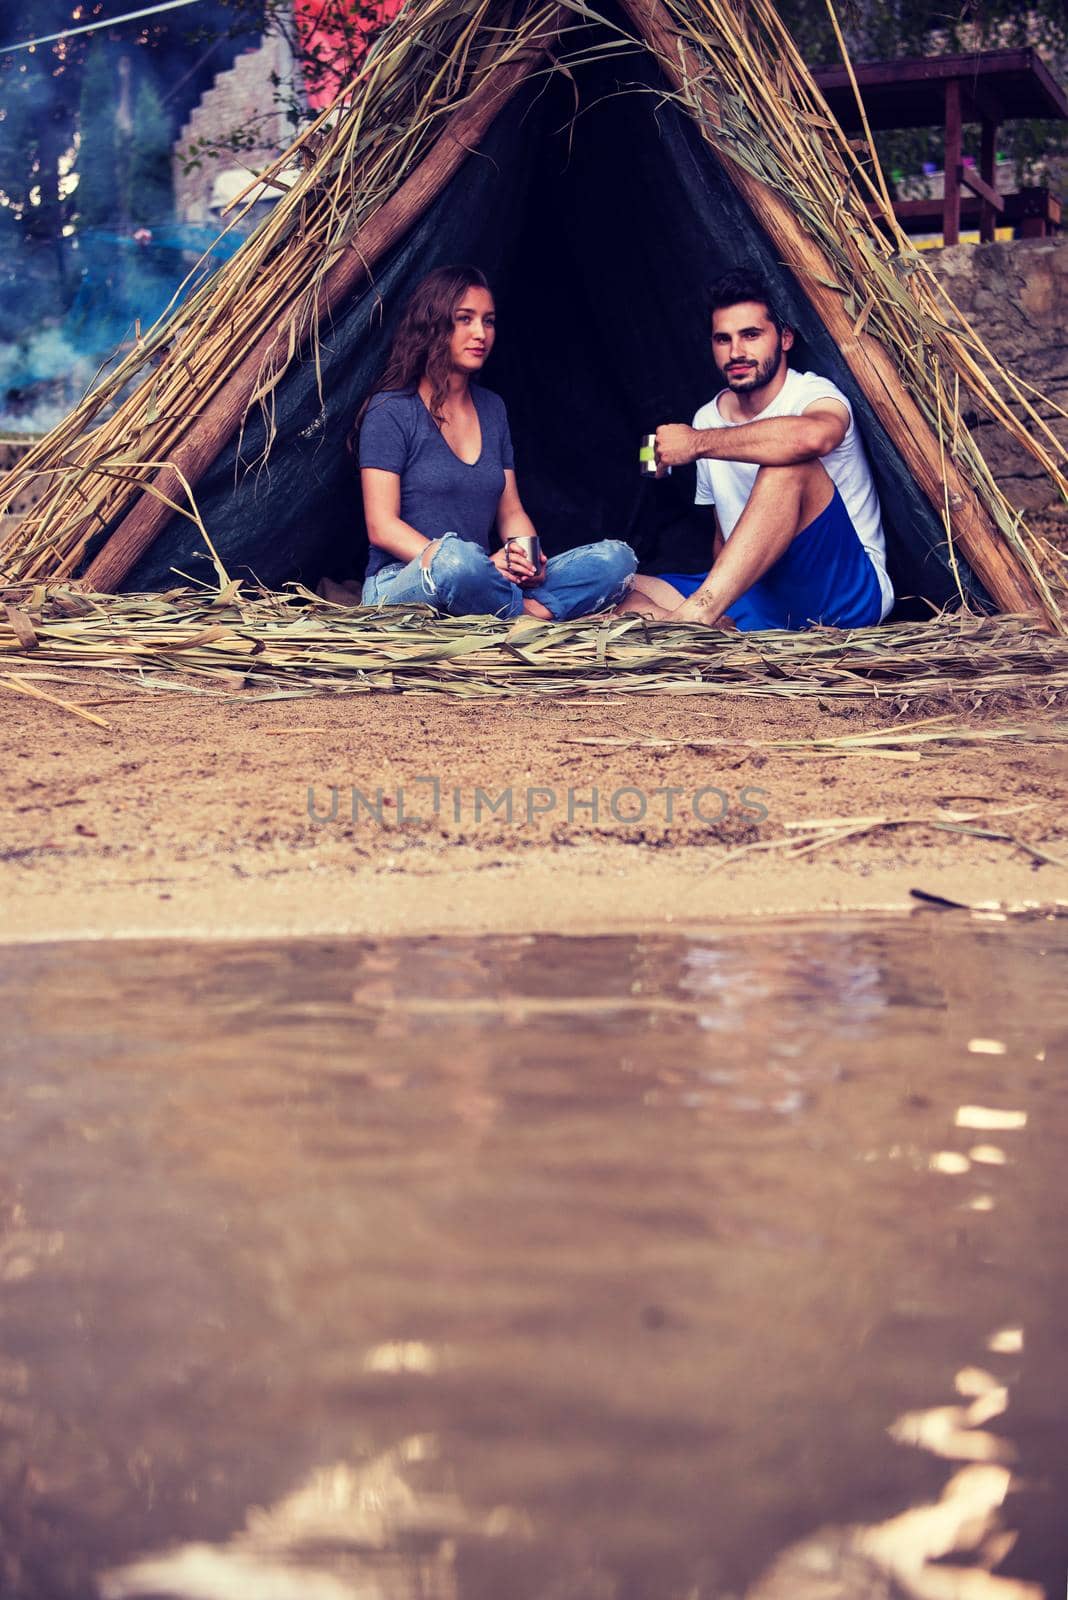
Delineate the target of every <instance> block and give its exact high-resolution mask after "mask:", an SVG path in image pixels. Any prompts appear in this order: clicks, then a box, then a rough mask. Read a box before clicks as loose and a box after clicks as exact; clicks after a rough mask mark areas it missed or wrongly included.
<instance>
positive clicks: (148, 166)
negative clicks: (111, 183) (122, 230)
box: [127, 76, 174, 224]
mask: <svg viewBox="0 0 1068 1600" xmlns="http://www.w3.org/2000/svg"><path fill="white" fill-rule="evenodd" d="M171 138H172V134H171V124H170V118H169V117H168V116H167V113H166V112H165V111H164V109H163V102H162V101H161V99H160V97H159V94H158V92H157V90H156V88H155V85H154V84H152V83H151V82H150V81H149V79H148V78H147V76H142V78H141V82H140V84H139V86H138V89H137V96H136V99H135V101H134V115H133V131H132V133H131V136H130V161H129V185H130V187H129V195H128V198H127V211H128V214H129V216H130V219H131V221H132V222H134V223H135V224H137V223H153V222H160V221H162V220H163V219H164V218H165V217H169V216H170V214H171V211H172V209H173V205H174V188H173V184H172V181H171Z"/></svg>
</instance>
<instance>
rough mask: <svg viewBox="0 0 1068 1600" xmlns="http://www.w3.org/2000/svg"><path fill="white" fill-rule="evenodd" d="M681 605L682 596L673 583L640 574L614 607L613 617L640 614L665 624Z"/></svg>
mask: <svg viewBox="0 0 1068 1600" xmlns="http://www.w3.org/2000/svg"><path fill="white" fill-rule="evenodd" d="M681 604H682V595H681V594H680V593H679V591H678V590H677V589H676V587H675V585H674V584H673V583H665V581H664V579H663V578H652V577H648V576H647V575H646V574H645V573H644V572H639V573H638V574H637V575H636V576H635V578H634V581H633V583H632V584H631V586H630V588H629V589H628V590H627V593H626V594H625V595H624V596H623V598H622V600H621V601H620V602H619V604H618V605H617V606H615V607H613V610H612V615H613V616H614V617H623V616H627V615H628V614H633V613H634V612H639V613H640V614H641V615H642V616H643V617H651V618H652V619H653V620H654V621H661V622H663V621H666V620H667V619H668V618H669V617H672V616H674V614H675V609H676V607H677V606H680V605H681Z"/></svg>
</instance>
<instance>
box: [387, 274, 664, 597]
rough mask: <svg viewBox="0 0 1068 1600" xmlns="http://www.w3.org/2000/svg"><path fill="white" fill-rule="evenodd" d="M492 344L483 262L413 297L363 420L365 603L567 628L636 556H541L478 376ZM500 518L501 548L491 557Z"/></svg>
mask: <svg viewBox="0 0 1068 1600" xmlns="http://www.w3.org/2000/svg"><path fill="white" fill-rule="evenodd" d="M495 338H496V314H495V311H494V306H493V296H492V294H491V293H490V290H489V285H488V284H487V282H486V279H485V277H484V276H483V274H482V273H481V272H479V271H478V269H477V268H476V267H439V268H438V270H437V271H436V272H432V273H430V275H429V276H428V277H426V278H424V279H423V281H422V283H420V285H419V286H418V288H417V289H416V291H415V293H414V294H413V295H412V298H411V299H410V300H409V302H408V304H407V306H406V307H405V309H404V313H403V315H402V317H401V321H400V325H399V327H398V329H397V332H396V335H395V336H394V339H393V344H392V347H391V349H390V353H389V359H388V361H387V363H386V368H385V371H384V372H383V374H382V377H381V379H380V380H379V383H378V386H377V388H376V390H375V391H374V393H373V394H372V395H371V397H370V399H369V400H368V401H367V402H366V403H365V405H364V408H363V410H362V412H361V414H360V417H359V418H358V419H357V427H358V432H359V463H360V479H361V483H362V488H363V507H364V516H365V520H366V523H367V537H368V540H369V542H370V547H371V548H370V553H369V556H368V562H367V572H366V576H365V578H364V587H363V603H364V605H411V604H412V603H421V604H424V605H430V606H433V607H434V608H435V610H437V611H439V612H444V613H446V614H447V615H449V616H465V615H471V614H486V613H489V614H491V615H493V616H496V617H518V616H520V615H521V614H523V613H526V614H527V615H529V616H532V617H541V618H544V619H550V620H551V619H555V620H557V621H560V620H563V619H564V618H567V617H581V616H587V615H589V614H591V613H593V612H596V611H603V610H606V609H607V608H608V607H610V606H613V605H615V604H616V603H617V602H618V601H619V600H621V599H622V597H623V596H624V594H625V593H626V592H627V590H628V589H629V587H630V583H631V579H632V578H633V575H634V571H635V568H636V566H637V561H636V558H635V556H634V552H633V551H632V550H631V548H630V546H629V545H626V544H623V543H621V542H620V541H619V540H617V539H603V540H601V541H600V543H598V544H589V545H583V546H581V547H580V548H579V549H577V550H568V551H566V552H565V553H564V554H562V555H558V556H551V557H550V558H549V559H548V560H546V558H545V557H544V555H543V556H542V557H541V560H540V563H539V564H538V565H537V566H535V565H534V564H533V563H532V562H531V561H529V560H528V559H527V557H526V555H525V554H524V552H523V547H522V546H521V545H510V544H509V540H512V539H515V538H517V537H520V536H529V535H532V534H533V533H534V526H533V524H532V522H531V520H530V518H529V517H528V516H527V514H526V512H525V511H524V510H523V505H522V502H521V500H520V498H519V491H518V489H517V488H516V481H515V465H514V461H513V457H512V441H511V437H510V435H509V432H508V417H507V414H506V412H505V409H504V402H503V401H502V400H501V398H500V397H499V395H496V394H493V393H491V391H490V390H489V389H484V388H482V386H481V385H480V384H476V383H474V382H473V381H472V380H473V379H474V378H475V377H476V375H477V374H478V373H480V372H481V370H482V368H483V366H484V365H485V363H486V361H487V359H488V357H489V354H490V351H491V350H492V349H493V344H494V340H495ZM495 523H496V528H497V533H498V535H499V537H500V540H501V548H500V549H499V550H494V551H493V552H492V554H491V552H490V534H491V533H492V531H493V527H494V524H495Z"/></svg>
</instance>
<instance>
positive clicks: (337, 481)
mask: <svg viewBox="0 0 1068 1600" xmlns="http://www.w3.org/2000/svg"><path fill="white" fill-rule="evenodd" d="M339 111H340V114H339V115H337V116H336V117H335V118H333V119H331V120H328V119H326V118H325V117H324V118H320V120H319V122H318V123H317V124H316V125H315V126H314V127H313V128H312V129H311V130H310V131H309V132H307V133H306V134H304V135H303V136H302V138H301V140H300V141H299V142H298V152H299V156H300V159H301V161H302V162H303V165H304V169H305V170H304V175H303V177H302V179H301V181H300V182H299V183H298V184H297V185H296V186H295V187H294V188H293V189H292V190H290V191H289V192H288V193H287V194H286V195H285V196H284V198H283V199H282V200H281V201H280V202H279V204H278V205H277V207H276V208H275V211H274V213H273V215H272V216H271V218H270V219H269V220H268V221H267V222H266V223H264V224H263V225H261V226H260V227H259V229H258V230H257V231H256V232H255V233H254V234H253V235H252V236H251V238H250V239H249V240H248V241H247V243H246V244H245V245H244V246H243V247H242V249H241V250H240V251H239V252H238V253H237V255H236V256H235V257H234V258H233V259H232V260H231V261H230V262H229V263H228V264H227V265H226V266H225V267H223V268H222V269H221V270H220V271H219V273H218V274H217V275H216V276H215V277H214V278H213V279H212V280H210V281H209V282H208V283H207V284H206V285H204V286H203V287H202V288H201V289H199V290H198V291H197V292H196V293H195V294H194V295H192V296H191V298H190V299H189V300H188V301H187V302H186V303H185V304H184V305H183V306H182V307H181V308H180V309H179V310H178V311H177V313H176V314H175V315H174V316H173V317H172V319H171V320H170V321H169V322H165V323H161V324H160V325H158V326H156V327H155V328H153V329H151V330H150V331H149V332H148V333H147V334H146V335H145V336H144V337H143V338H142V339H141V341H140V343H139V345H138V348H137V349H136V350H135V351H134V352H133V354H131V355H130V356H129V357H128V358H127V359H126V360H124V361H123V362H122V364H121V365H120V366H119V367H118V368H117V369H116V370H115V371H114V372H113V373H112V374H111V375H110V376H109V377H108V378H107V380H106V381H105V382H103V383H102V384H101V385H100V386H99V387H98V389H97V390H96V391H95V392H94V393H93V394H91V395H90V396H88V397H87V398H86V399H85V400H84V401H83V402H82V403H81V404H80V405H79V406H78V408H77V409H76V410H75V411H74V412H73V413H72V414H71V416H70V417H69V418H68V419H67V420H66V421H65V422H64V423H63V424H62V425H61V426H60V427H59V428H57V429H56V430H55V431H54V432H53V433H52V434H50V435H49V436H48V438H47V439H45V440H44V441H42V443H41V444H40V445H38V446H37V447H36V448H35V449H34V450H33V451H32V452H31V453H30V454H29V455H28V456H27V457H26V458H25V461H24V463H23V466H22V469H21V471H20V472H19V473H16V474H13V475H12V481H11V483H10V485H9V488H10V490H11V492H13V493H17V492H19V491H20V490H21V489H22V488H23V487H24V486H25V484H26V482H27V479H28V478H29V477H30V476H31V475H33V476H35V477H36V479H37V481H38V482H41V481H43V482H44V483H45V486H46V487H45V493H44V497H43V499H42V500H41V502H40V504H39V505H38V507H37V508H36V510H35V511H34V513H33V514H32V515H31V516H30V517H28V518H26V519H25V520H24V521H23V523H22V524H21V525H20V526H19V527H18V528H17V529H16V530H15V532H14V534H13V535H12V536H11V537H10V538H9V540H8V543H7V546H6V549H5V550H3V551H2V552H0V576H2V578H3V580H4V581H7V582H9V583H10V582H25V581H52V580H56V579H65V578H70V577H73V576H76V575H80V576H81V577H82V579H83V581H84V582H85V583H86V584H87V585H88V586H89V587H92V588H96V589H98V590H103V591H106V590H111V589H115V588H119V587H123V586H125V587H127V588H134V589H138V588H153V587H162V586H166V585H168V584H173V582H174V581H175V579H174V573H175V571H176V570H177V571H179V572H183V573H187V574H190V573H191V574H193V575H194V576H197V575H201V576H202V575H204V565H203V563H204V562H205V560H207V559H208V557H207V554H206V551H207V548H208V541H209V539H210V542H211V545H212V546H213V547H214V549H215V550H216V551H217V552H218V554H219V556H220V557H221V559H222V562H223V563H224V564H225V566H226V568H227V569H228V571H229V572H230V573H231V574H233V575H243V574H244V573H246V572H252V573H254V574H255V576H256V577H257V578H258V579H259V580H260V581H261V582H263V583H265V584H267V585H271V586H277V585H278V584H281V583H283V582H285V581H287V580H288V579H291V578H296V577H300V578H302V579H303V580H304V581H305V582H314V581H315V580H316V578H317V577H318V576H319V575H320V574H321V573H322V572H323V571H325V570H329V569H331V568H333V569H334V570H335V572H336V571H345V570H348V571H349V572H353V571H358V568H359V559H358V558H359V552H358V549H357V535H356V532H355V527H356V522H357V518H358V509H357V499H358V497H357V494H356V486H355V480H354V476H353V474H352V470H351V466H350V465H349V463H348V462H347V461H346V458H345V454H344V449H343V441H344V437H345V435H346V433H347V431H348V428H349V426H350V424H351V419H352V416H353V413H354V411H355V410H356V408H357V406H358V404H359V401H360V399H361V398H362V396H363V395H364V394H365V393H366V392H367V390H368V388H369V387H370V385H371V383H372V381H373V379H374V376H375V374H376V372H377V370H378V369H379V366H380V363H381V360H382V357H383V355H384V351H385V347H386V344H387V342H388V337H389V332H390V328H391V324H392V319H393V317H394V316H395V313H396V310H397V307H398V305H399V303H400V302H401V301H402V300H403V299H404V297H405V296H406V294H407V292H408V290H409V289H410V287H411V286H412V285H413V284H414V282H415V281H416V280H417V279H418V278H419V277H421V276H422V275H423V273H425V272H426V271H427V270H429V268H431V267H432V266H435V265H438V264H440V263H442V262H444V261H448V260H475V261H477V262H478V263H479V264H480V265H482V266H484V267H485V268H486V270H488V271H489V272H490V274H491V277H492V279H493V281H494V282H495V285H496V287H497V291H498V304H499V308H500V310H501V312H502V324H503V329H504V332H505V337H503V338H502V339H501V340H500V341H499V345H498V351H497V352H496V353H495V356H494V367H493V370H492V372H491V373H490V374H489V375H488V381H489V382H490V383H491V384H492V386H493V387H496V388H498V389H500V390H501V391H502V392H503V393H504V394H505V397H506V399H507V400H508V403H509V407H510V411H511V415H512V423H513V433H514V434H515V435H516V438H517V445H518V448H519V452H520V464H521V473H522V479H521V481H522V483H523V490H524V498H525V500H526V501H527V503H528V505H529V506H530V508H531V510H532V512H533V515H534V517H535V520H536V521H537V522H538V523H539V525H540V526H541V527H542V529H543V531H544V532H545V533H546V534H547V536H548V540H547V542H549V544H550V546H553V545H554V544H555V545H556V546H557V547H560V546H566V545H567V544H568V543H572V542H576V541H577V540H579V539H582V538H589V537H594V536H605V535H610V534H616V535H621V536H624V537H630V538H632V540H633V541H634V542H635V543H637V544H638V546H639V550H640V551H642V553H645V554H648V552H649V550H650V549H653V554H654V555H655V548H654V546H655V538H656V535H657V525H658V524H660V525H662V524H663V523H664V522H665V520H667V521H670V517H671V515H672V514H674V513H667V512H665V503H666V494H665V491H663V490H662V489H661V486H659V485H649V484H641V483H640V482H639V481H638V479H637V477H636V474H635V472H634V468H633V461H634V444H635V438H636V436H637V434H638V433H639V432H641V431H643V430H644V429H646V428H648V427H651V426H655V424H656V423H657V422H661V421H668V420H678V419H679V418H681V417H685V416H688V415H689V414H690V412H691V411H692V410H693V409H694V407H695V406H696V404H698V403H700V402H701V401H702V400H704V399H707V398H708V395H709V393H710V392H711V388H712V373H711V371H710V368H709V365H708V357H707V347H706V330H705V326H704V320H703V315H702V290H703V285H704V284H705V282H707V280H708V278H710V277H712V276H714V275H715V274H716V272H718V271H720V270H723V269H725V268H726V267H728V266H731V265H737V264H739V263H743V262H744V263H747V264H750V265H754V266H759V268H760V269H761V270H762V271H763V272H764V273H765V275H766V276H768V277H770V278H771V279H772V280H773V281H774V283H775V285H776V290H777V293H778V294H779V295H780V296H781V297H782V299H783V301H784V303H785V304H786V306H787V308H788V310H789V311H790V314H791V317H792V320H794V321H795V323H796V324H797V327H798V329H799V332H800V335H801V338H802V340H803V342H804V344H805V346H807V349H806V350H805V354H806V356H807V357H808V359H809V361H810V363H811V364H813V365H815V366H817V367H818V368H819V369H820V370H823V371H825V372H826V373H827V374H828V375H829V376H831V377H833V378H834V379H835V381H837V382H838V383H839V384H840V385H841V387H843V388H844V389H845V390H846V391H847V392H848V393H849V394H850V397H851V399H852V400H853V402H854V405H855V408H856V410H857V413H858V417H859V419H860V421H861V425H862V428H863V430H864V432H865V434H866V437H867V442H868V445H869V450H870V452H871V454H872V457H873V462H874V466H875V470H876V475H877V479H878V482H879V488H880V494H881V498H882V501H883V506H884V513H885V517H886V522H887V525H888V544H889V550H890V562H891V572H892V575H893V576H894V577H895V582H896V586H897V588H898V591H899V593H904V594H906V595H909V594H911V595H914V596H922V597H923V598H924V600H925V601H927V602H934V603H938V604H940V603H944V602H946V601H952V600H953V599H954V598H955V597H956V596H958V595H959V596H963V597H965V598H967V599H970V600H972V601H973V602H975V603H977V604H978V605H979V606H980V607H982V606H984V605H988V604H992V605H993V608H995V609H1000V610H1004V611H1021V610H1034V611H1038V612H1040V613H1042V614H1044V616H1045V618H1046V619H1047V620H1048V622H1049V623H1050V624H1051V625H1052V626H1053V627H1054V628H1055V629H1057V630H1059V631H1064V624H1063V622H1062V619H1061V613H1060V610H1059V608H1058V604H1057V598H1056V590H1057V583H1058V578H1057V574H1056V572H1055V570H1054V560H1055V558H1054V557H1053V556H1052V553H1051V552H1048V551H1047V550H1045V549H1044V547H1043V546H1042V545H1041V544H1040V542H1039V541H1037V540H1035V539H1033V538H1032V537H1031V535H1030V534H1029V532H1028V530H1027V529H1026V528H1025V527H1024V525H1023V524H1022V521H1021V519H1020V517H1019V516H1018V514H1016V513H1015V512H1014V511H1013V510H1012V508H1011V507H1010V506H1009V505H1008V503H1007V502H1006V501H1005V499H1004V498H1003V497H1002V495H1001V494H1000V493H999V491H998V489H997V486H996V484H995V483H994V482H993V480H992V478H991V475H990V473H989V471H988V470H987V468H986V466H985V464H984V462H983V460H982V457H981V456H980V454H979V452H978V449H977V447H976V446H975V444H974V442H973V441H972V439H971V437H970V435H969V433H968V431H967V428H966V426H965V423H964V418H965V416H966V415H967V413H968V412H974V411H976V410H978V409H982V410H985V411H987V412H988V413H991V414H993V415H994V416H995V417H997V418H998V419H1000V420H1001V421H1002V422H1003V423H1004V425H1005V426H1006V427H1008V428H1010V429H1011V431H1012V432H1013V433H1014V435H1015V436H1016V438H1017V439H1019V440H1020V441H1021V442H1024V443H1026V445H1027V447H1028V448H1029V449H1030V450H1031V452H1032V454H1033V456H1034V457H1035V459H1036V461H1037V462H1038V463H1039V464H1040V466H1041V469H1042V470H1044V471H1046V472H1048V473H1050V474H1051V476H1052V477H1053V478H1054V479H1055V480H1056V481H1057V483H1058V484H1059V486H1060V487H1061V489H1062V492H1063V491H1064V490H1065V488H1066V485H1065V480H1064V478H1063V476H1062V475H1061V474H1062V470H1063V467H1064V452H1063V449H1062V447H1061V446H1060V445H1059V444H1058V443H1057V441H1056V439H1055V438H1054V436H1053V435H1052V433H1051V432H1050V430H1049V428H1048V426H1047V424H1046V423H1045V422H1044V421H1043V420H1042V418H1041V416H1040V414H1039V411H1038V410H1037V409H1036V406H1035V405H1034V404H1032V400H1031V396H1030V393H1029V391H1028V390H1027V388H1026V385H1024V384H1022V383H1021V382H1019V381H1017V380H1014V379H1013V378H1012V376H1011V375H1010V374H1008V373H1006V372H1005V371H1004V370H1003V369H1002V368H1001V367H1000V366H999V364H998V362H997V360H996V359H995V357H994V356H992V355H991V353H990V352H989V351H988V350H986V348H985V347H984V345H983V343H982V340H981V338H980V337H979V335H978V333H977V332H976V330H975V329H974V328H973V327H971V326H969V325H968V324H966V323H965V322H964V320H963V319H962V318H961V316H960V314H959V313H958V312H957V311H956V309H955V308H954V306H953V305H952V304H951V302H950V301H949V300H948V298H947V297H946V295H945V293H944V291H943V290H942V289H941V288H940V287H939V286H938V284H937V282H936V280H935V279H934V278H933V276H932V275H931V274H930V272H929V271H928V269H927V267H926V266H925V264H924V262H923V259H922V257H921V256H920V255H919V254H918V253H917V252H916V251H914V250H913V249H912V248H911V246H910V245H909V243H908V240H907V239H906V238H905V237H904V236H903V235H901V234H900V233H899V232H898V231H897V230H896V228H895V225H894V223H893V219H892V214H891V213H890V210H889V201H888V198H887V195H886V190H885V186H884V184H883V181H882V178H881V175H880V173H879V171H878V167H877V164H876V163H875V162H874V160H873V159H872V157H871V154H870V151H868V152H860V153H858V152H857V151H856V150H855V149H853V148H852V147H851V146H850V145H849V144H848V143H847V141H846V140H845V139H844V137H843V135H842V134H841V132H840V130H839V129H838V127H837V125H836V124H835V123H834V121H833V119H832V118H831V117H830V115H829V113H828V111H827V109H826V107H825V105H824V103H823V102H822V99H821V97H820V95H819V93H818V91H817V90H816V89H815V87H814V85H813V83H812V81H811V79H810V77H809V75H808V73H807V72H806V70H805V67H804V65H803V63H802V62H801V60H800V58H799V56H798V54H797V52H796V49H795V48H794V46H793V44H792V42H791V40H790V38H789V36H788V35H787V34H786V32H785V31H784V29H783V27H782V24H781V23H780V21H779V19H778V17H777V15H776V13H775V11H774V9H773V7H772V5H771V4H770V3H769V0H611V3H610V4H608V5H606V6H604V7H602V8H600V9H596V10H595V9H594V8H593V6H592V4H590V3H588V0H560V3H552V4H544V3H539V0H511V3H510V0H408V3H407V4H406V5H405V6H404V7H403V9H402V10H401V12H400V14H399V15H398V17H397V18H396V20H395V21H394V22H393V23H392V24H391V25H390V27H389V28H388V29H387V30H386V31H385V32H384V33H383V34H382V35H381V37H380V38H379V40H378V41H377V43H376V45H375V46H374V48H373V49H372V51H371V52H370V54H369V56H368V57H367V58H366V60H365V62H364V63H363V65H362V66H361V68H360V71H359V74H358V77H357V79H356V80H355V82H354V84H353V85H352V86H350V88H349V90H348V91H347V92H346V94H345V95H343V96H342V98H341V101H340V102H339ZM292 159H293V152H287V154H286V155H285V156H283V157H282V158H281V159H280V160H279V162H278V163H277V164H276V166H275V168H273V169H270V170H269V171H268V173H267V175H266V176H267V178H268V179H270V178H271V177H272V176H273V175H274V174H276V173H277V172H278V171H280V170H281V169H282V167H283V166H284V165H285V163H287V162H291V161H292ZM873 211H874V212H875V213H877V214H879V215H880V216H881V217H882V220H883V224H884V225H883V227H882V229H880V227H879V226H877V225H876V224H875V223H874V222H873V221H872V212H873ZM137 379H141V380H142V381H140V382H139V383H138V384H137V386H136V387H133V388H132V392H131V384H132V381H133V380H137ZM123 395H125V396H126V397H125V398H121V399H120V397H121V396H123ZM117 401H119V403H118V404H116V402H117ZM101 416H104V417H105V419H106V420H104V421H102V422H101V423H100V424H99V426H96V427H92V428H91V427H90V424H92V423H94V422H95V421H97V420H98V419H99V418H100V417H101ZM670 492H671V493H674V494H675V495H676V496H679V495H681V496H682V498H683V499H684V498H685V485H684V484H676V485H675V486H674V488H673V490H672V491H670ZM656 495H661V498H660V499H655V498H651V496H653V497H655V496H656ZM2 509H3V507H2V505H0V510H2ZM675 512H677V514H678V516H679V517H680V518H683V519H684V514H685V508H684V506H683V505H682V500H681V499H679V500H677V501H676V503H675ZM674 557H675V559H674V562H673V564H674V565H675V566H676V567H677V566H678V565H679V564H680V562H679V556H678V553H677V551H676V552H674ZM692 565H693V566H695V567H696V566H697V565H699V559H698V560H694V561H693V563H692ZM209 575H210V568H209Z"/></svg>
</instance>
